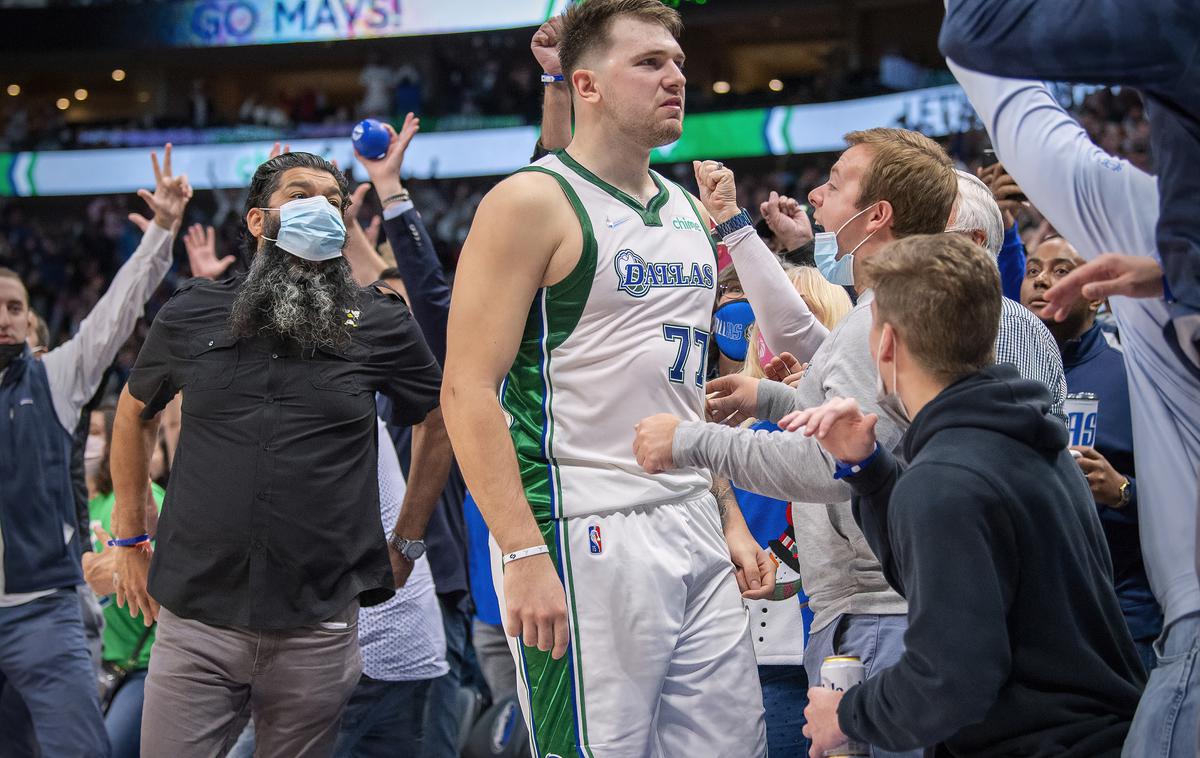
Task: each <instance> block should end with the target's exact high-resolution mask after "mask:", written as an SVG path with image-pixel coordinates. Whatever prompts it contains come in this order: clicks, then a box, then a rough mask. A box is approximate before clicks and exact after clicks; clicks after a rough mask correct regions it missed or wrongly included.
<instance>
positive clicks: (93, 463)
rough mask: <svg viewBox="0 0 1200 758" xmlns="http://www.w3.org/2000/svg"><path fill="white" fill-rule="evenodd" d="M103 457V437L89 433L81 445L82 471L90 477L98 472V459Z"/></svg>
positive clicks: (100, 459)
mask: <svg viewBox="0 0 1200 758" xmlns="http://www.w3.org/2000/svg"><path fill="white" fill-rule="evenodd" d="M103 459H104V437H103V436H102V435H99V434H89V435H88V438H87V443H86V444H84V446H83V471H84V473H85V474H86V475H87V476H89V477H91V476H95V475H96V474H97V473H99V472H100V461H102V460H103Z"/></svg>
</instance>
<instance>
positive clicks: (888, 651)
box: [635, 128, 958, 756]
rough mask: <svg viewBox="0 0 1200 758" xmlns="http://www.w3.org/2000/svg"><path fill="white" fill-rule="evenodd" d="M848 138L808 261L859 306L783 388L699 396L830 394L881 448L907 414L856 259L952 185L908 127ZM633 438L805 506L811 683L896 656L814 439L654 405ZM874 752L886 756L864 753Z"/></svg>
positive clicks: (803, 556)
mask: <svg viewBox="0 0 1200 758" xmlns="http://www.w3.org/2000/svg"><path fill="white" fill-rule="evenodd" d="M846 141H847V143H848V144H849V145H850V147H849V148H848V149H847V150H846V151H845V152H844V153H842V155H841V156H840V157H839V158H838V161H837V163H835V164H834V166H833V169H832V170H831V172H830V177H829V181H828V182H826V183H825V184H823V185H821V186H820V187H818V188H816V189H815V190H813V191H812V192H811V193H810V194H809V202H811V203H812V205H813V206H814V208H815V209H816V212H815V217H816V220H817V222H818V223H819V224H821V225H822V226H824V228H825V229H826V230H828V232H826V233H825V234H826V235H828V236H818V238H817V250H816V254H817V256H816V257H817V259H818V260H817V263H818V267H819V268H821V271H822V273H823V274H825V276H826V278H827V279H829V280H830V281H831V282H833V283H835V284H842V285H850V284H853V285H854V287H855V288H856V289H857V290H858V293H859V298H858V304H857V305H856V306H855V308H854V310H852V311H851V312H850V314H849V315H848V316H846V318H844V319H843V320H842V322H841V323H839V324H838V325H837V326H836V327H834V329H833V331H832V332H831V333H830V335H829V337H828V338H826V340H825V342H824V343H823V344H822V345H821V347H820V348H819V349H818V350H817V352H816V353H815V354H814V355H813V357H812V360H811V361H810V365H809V368H808V370H807V372H806V373H805V375H804V378H803V379H802V380H801V381H800V384H799V385H798V386H797V388H796V389H795V390H793V389H792V388H790V387H788V386H786V385H783V384H780V383H778V382H770V381H760V380H756V379H752V378H750V377H747V376H737V375H735V376H729V377H722V378H721V379H717V380H715V381H713V382H711V383H710V384H709V387H708V391H709V392H710V393H713V394H715V395H717V397H716V398H715V399H714V401H713V402H712V405H711V407H712V411H713V415H714V417H717V416H719V417H720V418H722V419H723V418H725V417H728V416H729V415H731V414H734V413H737V412H741V413H745V414H746V415H749V416H756V417H758V418H765V419H771V420H778V419H779V418H780V417H782V416H783V415H785V414H787V413H789V412H791V411H794V410H799V409H803V408H811V407H814V406H817V405H820V404H822V403H824V402H825V401H826V400H827V399H828V398H829V397H834V396H837V397H852V398H856V399H857V400H858V401H859V402H860V403H861V404H863V406H864V407H865V408H867V409H869V410H870V411H871V412H874V413H877V414H879V415H880V416H881V417H882V418H881V420H880V423H879V428H878V434H879V439H880V444H882V445H884V446H885V447H889V448H890V447H893V446H895V445H896V444H897V443H898V442H899V439H900V435H901V433H902V432H903V428H904V426H906V425H907V423H908V421H907V419H906V418H905V417H904V416H903V414H902V413H901V412H900V411H899V410H898V409H895V408H891V407H889V406H888V404H887V403H885V402H882V400H881V399H879V398H877V393H876V381H877V374H876V372H875V367H874V365H873V364H872V363H871V352H870V345H869V331H870V326H871V314H870V303H871V299H872V297H873V295H872V292H871V288H870V282H869V281H868V280H867V277H866V275H865V273H864V269H863V265H864V264H865V263H866V261H868V260H870V258H871V257H873V256H874V255H876V254H877V253H878V252H879V250H881V249H882V248H883V247H885V246H886V245H887V244H888V243H889V242H891V241H893V240H895V239H897V238H901V237H905V236H908V235H911V234H919V233H933V232H940V231H942V230H943V229H944V228H945V224H946V218H947V217H948V216H949V214H950V209H951V207H952V206H953V204H954V198H955V196H956V195H957V192H958V183H957V180H956V178H955V174H954V168H953V166H952V165H951V163H950V159H949V157H948V156H947V155H946V153H945V151H944V150H942V148H941V147H939V146H938V145H937V143H935V142H933V141H932V140H930V139H929V138H928V137H924V136H922V135H920V134H918V133H916V132H910V131H906V130H902V129H882V128H881V129H870V130H867V131H861V132H852V133H850V134H848V135H846ZM713 173H714V176H713V177H712V179H711V181H712V182H714V183H715V186H714V187H713V189H711V190H710V191H708V192H705V187H704V185H703V184H702V186H701V197H702V198H703V199H704V200H705V204H706V207H707V208H708V210H709V212H710V213H711V214H712V215H713V217H714V219H715V220H716V221H717V222H721V221H722V220H724V219H725V218H729V217H731V216H732V215H734V214H736V213H738V210H737V205H736V202H735V201H734V197H735V195H736V193H735V191H734V189H733V184H734V181H733V175H732V173H730V172H729V171H728V170H727V169H721V170H718V171H715V172H713ZM741 234H745V232H743V231H734V232H733V233H732V234H731V235H729V236H727V237H725V242H726V244H728V245H730V246H731V247H734V246H736V245H737V244H739V242H740V241H741V240H740V238H739V236H738V235H741ZM635 444H636V445H637V448H638V460H639V462H640V463H641V464H642V465H643V466H645V467H646V468H647V470H650V471H670V470H674V469H676V468H677V467H686V466H704V467H707V468H709V469H711V470H712V472H713V473H714V474H715V475H717V476H728V477H729V478H730V479H732V480H733V481H734V482H736V483H737V485H738V486H739V487H743V488H745V489H747V490H750V491H753V492H757V493H759V494H762V495H766V496H768V497H776V498H779V499H781V500H790V501H795V502H802V503H815V504H816V505H812V506H810V507H806V508H799V509H796V512H795V513H794V514H793V520H794V522H795V529H796V545H797V553H798V557H799V560H800V568H801V572H800V573H801V576H802V577H803V580H804V589H805V591H806V592H807V593H808V596H809V607H810V608H812V610H813V613H814V617H813V624H812V633H811V636H810V638H809V642H808V648H807V649H806V650H805V656H804V661H805V668H807V669H808V676H809V681H810V682H817V681H820V666H821V661H822V660H823V659H824V658H825V657H827V656H831V655H834V654H835V653H838V654H844V655H857V656H859V657H860V658H861V659H862V660H863V663H864V664H865V665H866V668H867V675H868V676H871V675H873V674H874V673H875V672H877V671H879V670H881V669H882V668H883V667H886V666H889V665H891V664H892V663H894V662H895V661H896V660H897V659H898V658H899V657H900V653H901V652H902V650H903V647H904V644H903V638H904V630H905V627H906V622H905V612H906V610H907V606H906V605H905V602H904V599H903V598H902V597H900V596H899V595H898V594H896V592H895V590H893V589H892V588H891V587H889V586H888V583H887V580H886V579H885V577H884V575H883V571H882V570H881V568H880V565H879V562H878V561H877V560H876V558H875V555H874V554H873V553H872V552H871V548H870V547H869V546H868V545H867V541H866V539H865V538H864V537H863V535H862V532H861V531H860V530H859V528H858V527H857V526H856V525H855V524H854V518H853V516H852V514H851V512H850V502H849V500H850V491H849V488H848V487H847V486H846V485H845V484H844V483H843V482H841V481H839V480H835V479H834V478H833V476H832V474H833V471H834V462H833V460H832V459H831V458H830V457H829V456H828V455H827V454H826V453H825V452H824V451H823V450H822V449H821V447H820V446H819V445H817V444H816V442H815V441H814V440H809V439H804V438H802V437H798V436H796V435H782V434H765V433H764V434H757V433H754V432H751V431H749V430H743V429H737V428H730V427H724V426H718V425H716V424H705V423H703V422H698V421H691V420H683V421H682V422H681V421H680V420H679V419H677V418H674V417H671V416H667V415H665V414H663V415H659V416H655V417H651V418H648V419H644V420H643V421H642V422H641V424H640V431H639V434H638V438H637V441H636V443H635ZM917 754H919V753H913V755H917ZM874 755H876V756H890V755H893V754H892V753H888V752H885V751H881V750H878V749H876V750H875V752H874Z"/></svg>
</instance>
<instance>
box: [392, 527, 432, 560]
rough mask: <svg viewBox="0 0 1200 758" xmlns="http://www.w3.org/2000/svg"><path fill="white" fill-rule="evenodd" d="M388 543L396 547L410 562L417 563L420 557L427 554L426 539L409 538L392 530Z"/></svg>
mask: <svg viewBox="0 0 1200 758" xmlns="http://www.w3.org/2000/svg"><path fill="white" fill-rule="evenodd" d="M388 545H390V546H392V547H394V548H395V549H396V552H397V553H399V554H400V555H402V556H404V558H405V559H406V560H408V561H409V562H410V563H415V562H416V560H417V559H418V558H420V557H421V556H422V555H425V540H407V539H405V538H403V537H401V536H400V535H398V534H396V533H395V532H392V533H391V534H390V535H389V536H388Z"/></svg>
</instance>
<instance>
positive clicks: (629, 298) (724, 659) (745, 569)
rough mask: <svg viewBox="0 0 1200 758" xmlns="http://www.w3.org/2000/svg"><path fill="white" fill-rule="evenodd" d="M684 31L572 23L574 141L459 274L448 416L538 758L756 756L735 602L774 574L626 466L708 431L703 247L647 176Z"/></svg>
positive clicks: (499, 212)
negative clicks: (664, 439)
mask: <svg viewBox="0 0 1200 758" xmlns="http://www.w3.org/2000/svg"><path fill="white" fill-rule="evenodd" d="M680 30H681V24H680V19H679V16H678V14H677V13H676V12H675V11H674V10H671V9H668V8H666V7H665V6H664V5H663V4H662V3H661V2H659V0H590V1H589V2H587V3H585V4H578V5H575V6H573V7H572V8H571V9H570V10H568V11H567V12H566V14H565V15H564V17H563V21H562V38H561V42H560V45H559V53H560V58H561V63H562V74H563V76H564V77H565V78H566V81H567V82H568V84H569V86H570V88H571V91H572V96H573V104H574V108H575V113H576V131H575V136H574V139H573V141H572V142H571V143H570V145H568V147H567V148H566V150H565V151H561V152H558V153H555V154H551V155H548V156H546V157H545V158H543V159H541V160H539V161H538V162H537V163H535V164H534V165H532V166H530V167H528V168H526V169H523V170H521V171H519V172H517V173H516V174H515V175H513V176H512V177H510V178H508V179H506V180H505V181H504V182H502V183H500V184H499V185H498V186H497V187H496V188H495V189H494V190H492V192H490V193H489V194H488V195H487V197H485V198H484V200H483V202H482V203H481V204H480V207H479V209H478V212H477V214H476V216H475V220H474V223H473V225H472V228H471V233H470V236H469V237H468V239H467V242H466V245H465V247H464V250H463V254H462V258H461V261H460V263H459V267H458V275H457V279H456V283H455V292H454V298H453V304H452V307H451V311H450V325H449V349H448V351H447V357H446V377H445V380H444V381H445V385H444V390H443V405H444V412H445V416H446V420H447V426H448V429H449V431H450V434H451V439H452V441H453V443H454V447H455V450H456V451H457V456H458V460H459V463H460V465H461V467H462V470H463V473H464V475H465V477H466V480H467V484H468V485H469V487H470V490H471V493H472V494H473V495H474V497H475V499H476V500H477V502H478V504H479V507H480V510H481V511H482V513H483V515H484V517H485V519H486V520H487V523H488V526H489V528H490V530H491V533H492V536H493V538H494V540H495V544H494V545H493V563H494V566H495V571H494V576H496V577H497V579H496V584H497V594H498V595H499V596H500V602H501V608H502V611H503V613H504V617H505V627H506V630H507V631H508V634H509V635H510V640H509V643H510V647H511V648H512V650H513V655H514V657H515V659H516V662H517V671H518V680H519V681H518V689H519V692H520V698H521V706H522V710H523V711H524V714H525V718H526V722H527V724H528V725H529V728H530V734H531V743H532V747H533V753H534V755H536V756H544V757H547V758H549V757H550V756H588V757H589V758H608V757H610V756H613V757H621V758H625V757H628V758H634V757H641V756H700V755H703V756H706V758H708V757H712V758H721V757H729V758H732V757H733V756H737V757H738V758H745V757H747V756H750V757H753V756H762V755H764V754H765V751H766V739H765V733H764V727H763V721H762V696H761V692H760V689H759V684H758V679H757V674H756V667H755V662H754V654H753V651H752V648H751V640H750V631H749V622H748V619H747V616H746V613H745V611H744V610H743V609H742V604H741V602H740V598H739V594H738V590H739V578H741V579H742V584H743V589H749V590H750V592H749V593H748V594H754V592H755V589H758V590H760V591H761V590H762V589H764V588H765V585H764V587H760V585H759V582H760V579H759V577H760V576H762V575H764V574H767V573H773V570H774V568H773V566H771V565H770V564H769V563H767V561H769V559H767V558H766V556H765V554H763V553H762V552H761V551H760V550H759V548H758V546H757V544H756V543H754V542H753V538H752V537H751V536H750V534H749V531H748V530H747V529H746V528H745V523H744V522H742V521H741V514H740V513H737V512H736V510H730V511H728V512H727V513H726V519H725V521H727V522H728V523H726V524H724V525H723V523H722V521H723V519H722V513H721V511H720V510H719V508H718V504H717V502H716V500H715V499H714V497H713V495H712V494H710V492H709V488H710V484H711V480H710V477H709V475H708V474H707V472H705V471H702V470H699V469H685V470H679V471H672V472H668V473H666V474H660V475H648V474H645V473H643V472H642V470H641V469H640V468H639V466H638V465H637V462H636V461H635V459H634V456H633V451H632V444H633V436H634V425H635V424H636V423H637V422H638V421H639V420H640V419H641V418H643V417H645V416H646V415H648V414H651V413H656V412H663V411H667V412H672V413H678V414H680V415H681V416H683V417H686V418H691V419H697V420H699V419H701V418H702V417H703V416H702V409H703V402H704V394H703V392H704V389H703V384H704V371H705V366H706V364H707V356H706V355H705V352H706V346H707V345H708V343H709V330H710V321H711V314H712V307H713V303H714V299H715V289H714V285H715V280H716V248H715V246H714V243H713V240H712V237H711V236H710V235H709V232H708V228H709V219H708V217H707V215H706V214H705V213H704V211H702V210H701V209H700V203H699V201H697V200H696V199H695V198H693V197H692V196H691V195H689V194H688V193H687V192H685V191H684V190H683V189H681V188H680V187H679V186H678V185H675V184H673V183H671V182H670V181H668V180H666V179H664V178H663V177H661V176H659V175H658V174H656V173H654V172H652V171H650V170H649V157H650V151H651V149H653V148H654V147H657V146H659V145H663V144H667V143H669V142H672V141H674V140H676V139H678V137H679V136H680V134H681V132H682V125H683V123H682V122H683V105H684V103H683V93H684V82H685V78H684V75H683V72H682V65H683V58H684V56H683V52H682V51H681V50H680V47H679V44H678V42H677V41H676V37H677V36H678V34H679V32H680ZM735 508H736V506H735ZM723 527H724V528H723ZM731 558H732V562H733V565H731ZM760 559H761V560H762V563H760ZM735 568H736V569H737V570H738V574H739V577H738V578H735V572H734V569H735ZM763 581H767V580H765V579H764V580H763ZM766 589H767V591H769V588H766ZM514 638H515V639H514Z"/></svg>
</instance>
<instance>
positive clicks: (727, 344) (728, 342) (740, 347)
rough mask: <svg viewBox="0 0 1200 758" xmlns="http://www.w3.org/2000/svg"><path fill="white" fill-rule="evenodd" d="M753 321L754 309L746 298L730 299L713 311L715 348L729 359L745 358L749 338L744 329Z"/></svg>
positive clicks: (740, 359) (738, 359) (742, 359)
mask: <svg viewBox="0 0 1200 758" xmlns="http://www.w3.org/2000/svg"><path fill="white" fill-rule="evenodd" d="M753 323H754V311H753V310H751V309H750V303H749V302H747V301H746V300H730V301H729V302H728V303H725V304H724V305H722V306H721V307H720V308H717V310H716V311H715V312H714V313H713V338H714V339H715V340H716V342H717V349H718V350H720V351H721V355H724V356H725V357H726V358H728V359H729V360H731V361H744V360H746V348H748V347H749V346H750V340H749V339H747V337H746V330H747V329H749V328H750V325H751V324H753Z"/></svg>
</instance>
